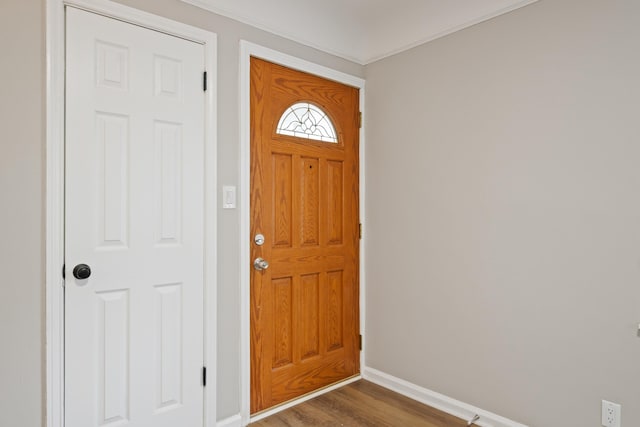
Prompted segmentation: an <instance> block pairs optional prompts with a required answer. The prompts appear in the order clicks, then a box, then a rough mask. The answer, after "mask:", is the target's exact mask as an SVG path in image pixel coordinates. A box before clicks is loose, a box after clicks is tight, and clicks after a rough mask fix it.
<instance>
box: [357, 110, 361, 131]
mask: <svg viewBox="0 0 640 427" xmlns="http://www.w3.org/2000/svg"><path fill="white" fill-rule="evenodd" d="M358 128H362V111H358Z"/></svg>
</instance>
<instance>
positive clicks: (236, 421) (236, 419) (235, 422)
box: [216, 414, 242, 427]
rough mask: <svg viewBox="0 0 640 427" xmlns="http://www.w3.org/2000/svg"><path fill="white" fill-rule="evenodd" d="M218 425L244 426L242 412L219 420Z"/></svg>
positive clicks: (229, 426)
mask: <svg viewBox="0 0 640 427" xmlns="http://www.w3.org/2000/svg"><path fill="white" fill-rule="evenodd" d="M216 427H242V417H241V416H240V414H236V415H233V416H231V417H229V418H225V419H224V420H220V421H218V423H217V424H216Z"/></svg>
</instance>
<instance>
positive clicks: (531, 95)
mask: <svg viewBox="0 0 640 427" xmlns="http://www.w3.org/2000/svg"><path fill="white" fill-rule="evenodd" d="M639 23H640V3H639V2H638V1H636V0H612V1H601V0H541V1H540V2H538V3H534V4H533V5H531V6H529V7H526V8H523V9H520V10H518V11H515V12H513V13H510V14H508V15H504V16H501V17H499V18H497V19H493V20H491V21H489V22H485V23H483V24H480V25H477V26H475V27H472V28H470V29H467V30H464V31H462V32H459V33H456V34H453V35H451V36H448V37H445V38H443V39H440V40H437V41H435V42H433V43H429V44H426V45H422V46H420V47H418V48H415V49H413V50H410V51H407V52H404V53H402V54H399V55H396V56H394V57H391V58H388V59H385V60H382V61H379V62H377V63H374V64H372V65H370V66H367V68H366V79H367V120H366V122H367V123H368V125H367V128H366V131H367V148H366V150H367V171H368V176H367V188H368V189H369V191H368V192H367V218H366V222H367V226H366V230H367V239H368V240H367V267H366V271H367V281H368V282H367V355H366V358H367V359H366V363H367V365H368V366H371V367H373V368H376V369H379V370H382V371H384V372H387V373H390V374H392V375H395V376H397V377H400V378H403V379H405V380H408V381H411V382H413V383H416V384H418V385H421V386H424V387H427V388H429V389H431V390H435V391H438V392H440V393H443V394H445V395H448V396H451V397H454V398H456V399H459V400H462V401H464V402H468V403H471V404H473V405H476V406H479V407H481V408H484V409H487V410H490V411H493V412H495V413H498V414H500V415H504V416H507V417H510V418H513V419H515V420H518V421H520V422H523V423H525V424H529V425H531V426H539V427H556V426H557V427H560V426H561V427H582V426H596V425H600V400H601V399H603V398H604V399H609V400H612V401H614V402H619V403H621V404H622V420H623V425H624V426H638V425H640V404H639V403H638V396H640V338H639V337H638V335H637V327H638V326H637V325H638V322H639V321H640V245H639V242H640V140H639V137H640V54H639V52H640V25H639Z"/></svg>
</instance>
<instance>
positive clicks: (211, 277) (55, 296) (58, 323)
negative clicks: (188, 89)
mask: <svg viewBox="0 0 640 427" xmlns="http://www.w3.org/2000/svg"><path fill="white" fill-rule="evenodd" d="M46 2H47V3H46V27H47V30H46V55H47V58H46V66H47V75H46V120H47V125H46V168H47V171H46V231H45V236H46V246H45V252H46V267H45V291H46V315H45V319H46V320H45V321H46V332H45V334H46V362H45V363H46V427H64V281H63V279H62V265H63V263H64V136H65V134H64V105H65V102H64V90H65V86H64V79H65V74H64V68H65V55H64V52H65V7H66V6H74V7H77V8H80V9H84V10H87V11H90V12H94V13H98V14H100V15H104V16H107V17H112V18H116V19H119V20H121V21H125V22H129V23H132V24H135V25H139V26H142V27H146V28H149V29H153V30H156V31H160V32H162V33H166V34H170V35H173V36H177V37H180V38H183V39H187V40H190V41H193V42H196V43H199V44H202V45H204V46H205V49H204V51H205V67H206V71H207V80H208V82H207V83H208V84H207V92H206V94H205V99H206V101H205V224H204V227H205V236H204V239H205V241H204V251H205V258H204V259H205V265H204V278H205V287H204V289H205V325H204V334H205V336H204V340H205V343H204V348H205V354H204V360H205V364H206V366H207V377H208V378H207V387H206V388H205V391H204V399H205V402H204V408H205V413H204V419H205V426H206V427H213V426H215V425H216V384H217V381H216V372H217V369H216V339H217V336H216V331H217V318H216V305H217V283H216V270H217V268H216V262H217V256H216V235H217V232H216V227H217V219H216V217H217V215H216V200H217V196H216V194H217V192H216V163H217V159H216V157H217V154H216V151H217V148H216V147H217V145H216V144H217V142H216V134H217V123H216V121H217V110H216V100H217V93H216V91H217V69H216V63H217V39H216V34H215V33H212V32H210V31H206V30H202V29H199V28H196V27H192V26H190V25H186V24H182V23H179V22H176V21H172V20H169V19H166V18H162V17H159V16H156V15H152V14H150V13H147V12H143V11H140V10H137V9H134V8H131V7H128V6H124V5H121V4H119V3H114V2H111V1H108V0H46Z"/></svg>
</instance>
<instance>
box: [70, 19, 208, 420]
mask: <svg viewBox="0 0 640 427" xmlns="http://www.w3.org/2000/svg"><path fill="white" fill-rule="evenodd" d="M66 46H67V51H66V55H67V62H66V207H65V210H66V220H65V221H66V224H65V230H66V231H65V234H66V236H65V239H66V241H65V244H66V285H65V286H66V288H65V414H66V416H65V418H66V427H91V426H120V425H122V426H124V425H127V426H131V427H178V426H184V427H196V426H202V425H203V407H204V405H203V384H202V368H203V353H204V347H203V341H204V336H203V327H204V325H203V322H204V320H203V310H204V308H203V307H204V298H203V291H204V284H203V268H204V249H203V236H204V233H203V221H204V214H203V212H204V203H203V201H204V108H205V97H204V92H203V87H202V76H203V72H204V48H203V46H202V45H200V44H197V43H194V42H190V41H186V40H184V39H180V38H177V37H173V36H170V35H167V34H163V33H160V32H157V31H153V30H149V29H146V28H142V27H139V26H136V25H132V24H128V23H124V22H121V21H118V20H114V19H110V18H106V17H103V16H99V15H96V14H93V13H89V12H86V11H82V10H79V9H75V8H71V7H69V8H67V41H66ZM78 264H87V265H88V266H89V267H90V268H91V275H90V277H89V278H88V279H76V278H75V277H74V276H73V270H74V267H75V266H76V265H78Z"/></svg>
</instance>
